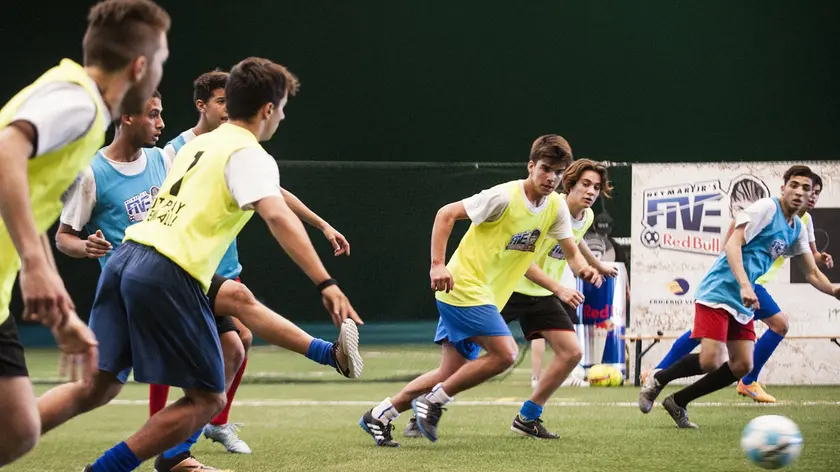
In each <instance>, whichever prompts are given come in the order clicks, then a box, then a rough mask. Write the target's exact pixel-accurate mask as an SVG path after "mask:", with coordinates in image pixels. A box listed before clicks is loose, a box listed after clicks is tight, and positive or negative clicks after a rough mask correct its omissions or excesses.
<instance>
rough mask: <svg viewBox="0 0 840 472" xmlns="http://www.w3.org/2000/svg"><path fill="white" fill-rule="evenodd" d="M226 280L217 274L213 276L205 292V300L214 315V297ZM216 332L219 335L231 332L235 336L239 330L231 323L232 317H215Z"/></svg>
mask: <svg viewBox="0 0 840 472" xmlns="http://www.w3.org/2000/svg"><path fill="white" fill-rule="evenodd" d="M228 280H230V279H228V278H226V277H222V276H221V275H219V274H213V278H212V279H210V290H208V291H207V298H209V299H210V308H212V309H213V313H214V314H215V312H216V296H217V295H218V294H219V290H220V289H221V288H222V284H223V283H225V282H227V281H228ZM237 281H238V280H237ZM216 330H218V331H219V335H222V334H225V333H229V332H231V331H236V333H237V334H238V333H239V329H237V328H236V323H234V322H233V317H232V316H219V315H216Z"/></svg>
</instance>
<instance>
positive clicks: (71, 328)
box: [52, 312, 99, 379]
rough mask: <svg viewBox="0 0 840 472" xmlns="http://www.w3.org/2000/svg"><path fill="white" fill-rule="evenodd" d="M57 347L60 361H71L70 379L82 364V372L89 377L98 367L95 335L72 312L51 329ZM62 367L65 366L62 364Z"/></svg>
mask: <svg viewBox="0 0 840 472" xmlns="http://www.w3.org/2000/svg"><path fill="white" fill-rule="evenodd" d="M52 333H53V336H55V341H56V343H58V348H59V349H61V353H62V362H63V363H65V364H66V363H67V362H71V363H72V365H71V366H70V369H71V375H70V376H71V379H73V378H74V377H75V376H76V375H77V374H76V372H75V370H76V369H77V367H78V366H79V365H82V366H83V371H82V372H83V374H84V375H85V377H88V378H89V377H90V376H91V375H92V374H93V373H94V372H96V370H97V369H98V368H99V365H98V363H97V361H98V354H99V353H98V350H97V345H98V343H97V342H96V336H94V335H93V331H91V330H90V328H88V326H87V325H86V324H85V323H84V322H83V321H82V320H80V319H79V317H78V316H77V315H76V313H75V312H72V313H71V314H70V315H69V316H68V317H67V320H66V321H65V322H64V324H62V325H61V326H56V327H54V328H53V329H52ZM62 367H66V366H65V365H62Z"/></svg>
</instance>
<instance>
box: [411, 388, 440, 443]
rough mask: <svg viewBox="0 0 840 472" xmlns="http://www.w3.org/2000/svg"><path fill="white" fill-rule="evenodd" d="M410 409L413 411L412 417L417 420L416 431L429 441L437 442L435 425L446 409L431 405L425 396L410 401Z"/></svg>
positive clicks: (435, 404) (434, 404)
mask: <svg viewBox="0 0 840 472" xmlns="http://www.w3.org/2000/svg"><path fill="white" fill-rule="evenodd" d="M411 408H413V409H414V417H415V418H417V429H419V430H420V433H421V434H422V435H423V436H424V437H425V438H426V439H428V440H429V441H432V442H435V441H437V440H438V435H437V425H438V423H439V422H440V415H442V414H443V410H446V408H444V407H443V406H442V405H439V404H437V403H433V402H432V401H431V400H429V399H427V398H426V396H425V395H421V396H419V397H417V398H415V399H414V400H412V401H411Z"/></svg>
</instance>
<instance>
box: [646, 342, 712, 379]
mask: <svg viewBox="0 0 840 472" xmlns="http://www.w3.org/2000/svg"><path fill="white" fill-rule="evenodd" d="M699 345H700V340H699V339H695V338H692V337H691V330H688V331H686V332H685V333H683V334H682V336H680V337H679V338H677V340H676V341H674V345H673V346H671V349H670V350H669V351H668V353H667V354H665V357H663V358H662V360H661V361H659V364H657V365H656V367H654V368H653V369H651V370H646V371H644V372H642V383H645V382H647V378H648V376H649V375H654V374H656V373H657V372H659V371H660V370H662V369H667V368H668V367H671V366H672V365H674V363H676V362H677V361H678V360H680V359H682V358H683V357H685V356H687V355H689V354H691V351H693V350H694V348H696V347H697V346H699Z"/></svg>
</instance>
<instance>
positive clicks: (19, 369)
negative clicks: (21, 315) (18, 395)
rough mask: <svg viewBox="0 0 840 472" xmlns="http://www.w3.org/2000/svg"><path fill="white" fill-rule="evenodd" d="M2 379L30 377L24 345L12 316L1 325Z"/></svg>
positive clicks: (0, 359)
mask: <svg viewBox="0 0 840 472" xmlns="http://www.w3.org/2000/svg"><path fill="white" fill-rule="evenodd" d="M0 377H29V371H28V370H26V359H25V358H24V357H23V345H22V344H21V343H20V338H19V337H18V331H17V325H16V324H15V317H14V316H12V315H9V317H8V318H6V321H4V322H3V323H2V324H0Z"/></svg>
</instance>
